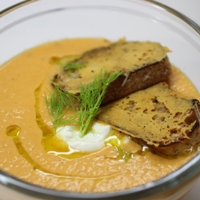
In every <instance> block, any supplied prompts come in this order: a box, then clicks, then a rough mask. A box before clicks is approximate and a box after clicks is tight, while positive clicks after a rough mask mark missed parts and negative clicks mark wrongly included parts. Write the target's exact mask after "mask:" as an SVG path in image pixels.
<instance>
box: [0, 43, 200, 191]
mask: <svg viewBox="0 0 200 200" xmlns="http://www.w3.org/2000/svg"><path fill="white" fill-rule="evenodd" d="M108 44H109V42H108V41H106V40H104V39H71V40H62V41H56V42H51V43H48V44H44V45H41V46H38V47H35V48H33V49H30V50H27V51H26V52H24V53H22V54H20V55H18V56H16V57H14V58H13V59H11V60H10V61H8V62H7V63H5V64H4V65H3V66H2V67H1V69H0V80H1V84H0V90H1V98H0V120H1V122H0V168H1V169H2V170H4V171H6V172H8V173H10V174H12V175H14V176H16V177H18V178H20V179H22V180H24V181H27V182H29V183H33V184H36V185H40V186H44V187H47V188H53V189H57V190H64V191H75V192H108V191H115V190H123V189H127V188H131V187H134V186H138V185H142V184H145V183H147V182H150V181H154V180H156V179H159V178H161V177H163V176H165V175H167V174H168V173H170V172H172V171H174V170H176V169H177V168H179V167H180V166H181V165H183V164H184V163H186V162H187V161H188V160H189V159H191V158H192V157H193V153H191V154H189V155H187V156H181V157H178V158H173V159H167V158H164V157H160V156H158V155H155V154H153V153H152V152H150V151H148V150H147V149H141V147H140V146H139V145H138V144H136V143H134V142H133V141H132V140H130V141H129V142H128V143H127V144H126V145H122V146H121V147H120V148H119V146H117V145H115V144H116V143H120V141H121V140H122V138H123V135H122V134H120V133H118V132H114V133H113V135H112V140H110V142H109V144H108V145H104V147H103V148H101V149H100V150H97V151H93V152H90V153H88V152H87V153H84V152H81V151H73V150H72V149H70V148H69V146H68V145H67V144H66V143H65V142H63V141H62V140H61V139H60V138H58V137H56V136H55V134H54V132H53V131H52V126H51V120H52V119H51V117H50V116H49V113H48V111H47V106H46V103H45V100H44V99H45V96H46V95H47V94H48V93H49V91H51V90H52V88H51V85H50V80H51V79H52V77H53V75H54V74H55V73H57V72H58V71H59V70H60V67H59V66H57V65H55V64H54V63H52V62H51V60H52V57H62V56H66V55H69V56H71V55H72V56H73V55H78V54H81V53H83V52H85V51H86V50H89V49H92V48H95V47H100V46H104V45H108ZM169 83H170V86H171V87H172V88H173V89H175V90H178V91H180V92H181V93H183V94H187V96H189V97H192V98H197V99H200V96H199V94H198V92H197V90H196V89H195V88H194V86H193V85H192V83H191V82H190V81H189V80H188V79H187V78H186V77H185V75H184V74H182V73H181V72H180V71H179V70H178V69H177V68H174V67H173V72H172V75H171V77H170V80H169ZM188 94H189V95H188Z"/></svg>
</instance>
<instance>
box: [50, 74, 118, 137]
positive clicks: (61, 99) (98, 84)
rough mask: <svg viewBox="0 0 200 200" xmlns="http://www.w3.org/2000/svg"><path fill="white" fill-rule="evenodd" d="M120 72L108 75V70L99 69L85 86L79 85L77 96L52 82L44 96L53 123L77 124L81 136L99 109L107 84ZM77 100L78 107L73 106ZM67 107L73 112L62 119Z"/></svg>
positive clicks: (55, 124)
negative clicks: (46, 96) (47, 94)
mask: <svg viewBox="0 0 200 200" xmlns="http://www.w3.org/2000/svg"><path fill="white" fill-rule="evenodd" d="M120 74H121V73H120V72H114V73H113V74H111V75H109V74H108V72H102V71H101V72H100V73H99V75H98V76H97V77H96V78H95V79H94V81H93V82H91V83H90V84H88V85H87V87H85V86H83V85H80V95H79V96H75V95H74V94H71V93H69V92H67V91H65V90H63V89H62V88H60V87H59V86H58V85H57V84H54V90H53V92H52V93H51V94H50V97H49V98H46V104H47V107H48V109H49V113H50V115H51V116H52V117H53V119H54V122H53V125H54V126H59V125H67V124H70V123H73V124H78V125H79V126H80V137H83V136H84V135H85V134H86V133H87V131H88V129H89V128H90V125H91V123H92V121H93V120H94V118H95V116H96V115H97V114H98V112H99V110H100V105H101V103H102V100H103V98H104V95H105V93H106V90H107V88H108V86H109V85H110V83H111V82H113V81H114V80H115V79H117V78H118V77H119V75H120ZM77 102H79V108H78V109H77V106H75V105H77ZM67 108H70V109H73V110H74V111H75V114H74V115H72V116H71V117H69V118H68V119H64V118H63V117H64V114H65V112H66V110H67Z"/></svg>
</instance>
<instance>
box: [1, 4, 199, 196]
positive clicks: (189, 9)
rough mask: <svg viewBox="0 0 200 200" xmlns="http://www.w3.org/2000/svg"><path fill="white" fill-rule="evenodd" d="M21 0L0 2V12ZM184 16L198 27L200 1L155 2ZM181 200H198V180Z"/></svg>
mask: <svg viewBox="0 0 200 200" xmlns="http://www.w3.org/2000/svg"><path fill="white" fill-rule="evenodd" d="M21 1H22V0H0V11H1V10H3V9H5V8H7V7H9V6H11V5H13V4H16V3H18V2H21ZM156 1H157V2H160V3H163V4H165V5H167V6H170V7H172V8H174V9H176V10H178V11H179V12H181V13H183V14H185V15H186V16H187V17H189V18H190V19H192V20H193V21H194V22H196V23H197V24H198V25H200V0H156ZM181 200H200V178H199V180H198V181H197V183H196V184H195V186H194V188H193V189H192V190H191V191H190V192H189V193H188V194H187V195H186V196H185V197H183V198H182V199H181Z"/></svg>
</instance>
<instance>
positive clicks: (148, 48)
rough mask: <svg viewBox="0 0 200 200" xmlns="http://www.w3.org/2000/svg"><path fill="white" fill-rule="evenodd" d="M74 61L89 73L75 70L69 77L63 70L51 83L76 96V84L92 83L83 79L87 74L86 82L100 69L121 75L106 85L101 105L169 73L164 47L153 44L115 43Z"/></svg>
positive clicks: (160, 78)
mask: <svg viewBox="0 0 200 200" xmlns="http://www.w3.org/2000/svg"><path fill="white" fill-rule="evenodd" d="M137 48H138V49H139V50H137ZM143 48H144V52H143ZM132 59H133V60H132ZM74 61H75V62H76V63H81V64H83V65H85V69H81V70H82V71H84V70H87V68H89V70H88V71H89V73H85V71H84V73H83V72H82V71H81V70H77V71H76V72H74V74H73V77H72V76H71V77H69V75H68V74H67V69H66V68H65V69H64V70H63V71H62V72H61V73H59V74H56V75H55V76H54V78H53V81H54V82H55V83H57V84H58V85H60V86H61V87H62V88H64V89H65V90H68V91H69V92H72V93H75V94H77V95H78V94H79V89H77V88H79V87H80V82H81V83H82V84H83V85H85V84H86V85H87V83H89V82H91V81H93V80H87V75H88V77H89V78H88V79H94V78H95V72H96V73H97V72H98V71H100V70H101V69H99V68H100V67H101V66H104V70H108V73H113V72H114V71H115V72H116V71H119V72H120V73H121V75H120V76H119V77H118V78H117V79H116V80H115V81H113V82H112V83H111V84H110V85H109V87H108V89H107V92H106V95H105V96H104V99H103V101H102V105H105V104H107V103H110V102H112V101H115V100H118V99H120V98H123V97H125V96H127V95H129V94H131V93H133V92H136V91H138V90H141V89H145V88H147V87H149V86H151V85H154V84H156V83H159V82H161V81H165V80H167V78H168V77H169V75H170V74H171V71H172V70H171V64H170V62H169V59H168V57H167V55H166V52H165V48H164V47H163V46H161V45H160V44H159V43H154V42H118V43H114V44H111V45H109V46H107V47H100V48H96V49H92V50H90V51H88V52H85V53H84V54H83V55H81V56H80V58H76V59H75V60H74ZM74 61H70V62H74ZM109 70H110V71H109ZM92 71H93V72H92ZM76 73H77V74H76ZM92 73H93V74H92ZM97 74H98V73H97ZM67 79H68V80H69V81H68V80H67ZM78 81H79V82H78ZM71 82H74V83H76V84H75V86H74V85H73V86H70V84H71ZM78 84H79V85H78ZM74 88H76V89H74ZM73 89H74V91H73Z"/></svg>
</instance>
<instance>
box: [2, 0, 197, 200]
mask: <svg viewBox="0 0 200 200" xmlns="http://www.w3.org/2000/svg"><path fill="white" fill-rule="evenodd" d="M37 1H39V0H26V1H23V2H19V3H17V4H14V5H12V6H10V7H8V8H6V9H4V10H2V11H1V12H0V17H3V16H5V15H7V14H8V13H10V12H12V11H14V10H16V9H18V8H21V7H23V6H25V5H27V4H30V3H33V2H37ZM40 1H41V0H40ZM120 1H123V0H120ZM126 1H128V2H134V1H137V2H141V1H143V2H148V3H149V5H150V4H151V5H154V6H157V7H159V8H162V9H164V10H165V11H167V12H168V13H171V14H172V15H173V16H175V17H177V18H179V19H181V20H182V21H183V22H185V23H186V24H188V25H189V26H190V27H191V28H192V29H194V30H195V31H196V32H197V33H198V35H199V36H200V26H199V25H198V24H197V23H196V22H194V21H193V20H191V19H190V18H189V17H187V16H186V15H184V14H182V13H180V12H179V11H177V10H175V9H173V8H171V7H169V6H166V5H164V4H162V3H159V2H156V1H152V0H126ZM197 165H198V166H200V152H199V153H197V155H196V156H195V157H194V158H192V159H191V160H190V161H189V162H187V163H185V164H184V165H183V166H181V167H180V168H179V169H178V170H176V171H174V172H171V173H170V174H168V175H166V176H165V177H162V178H160V179H158V180H155V181H153V182H149V183H147V184H145V185H141V186H137V187H133V188H130V189H124V190H122V191H113V192H101V193H94V192H93V193H92V192H88V193H78V192H67V191H59V190H55V189H48V188H45V187H42V186H38V185H34V184H32V183H28V182H25V181H23V180H21V179H19V178H17V177H15V176H12V175H10V174H8V173H7V172H5V171H3V170H1V169H0V186H1V185H3V186H5V187H8V188H12V189H13V190H15V191H18V192H21V193H24V194H27V195H29V196H34V197H40V198H41V197H42V198H47V197H48V199H58V198H59V199H65V198H74V199H102V198H112V197H117V196H124V195H131V194H132V193H134V194H135V195H136V196H135V197H136V198H137V197H138V198H141V197H143V196H144V191H145V196H146V195H147V194H148V195H154V194H156V193H157V192H158V190H157V188H158V187H162V186H163V187H165V189H166V190H168V189H169V190H170V189H172V188H174V187H178V186H179V185H181V184H183V183H184V182H185V181H189V180H190V179H191V178H196V177H197V176H198V175H200V168H199V169H198V168H197V167H196V166H197ZM175 177H176V178H175ZM183 177H184V178H183ZM177 178H178V179H179V182H177V181H174V180H175V179H177Z"/></svg>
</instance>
